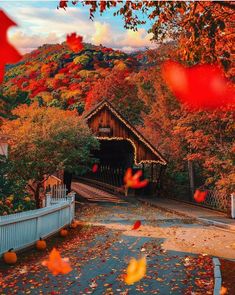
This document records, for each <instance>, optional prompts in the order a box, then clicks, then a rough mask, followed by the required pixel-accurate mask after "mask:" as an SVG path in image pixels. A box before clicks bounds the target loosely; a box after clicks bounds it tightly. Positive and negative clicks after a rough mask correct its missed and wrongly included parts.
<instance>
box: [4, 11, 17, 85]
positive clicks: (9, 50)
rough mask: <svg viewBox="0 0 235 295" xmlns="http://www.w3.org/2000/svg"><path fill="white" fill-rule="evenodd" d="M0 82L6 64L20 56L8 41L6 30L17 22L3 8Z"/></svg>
mask: <svg viewBox="0 0 235 295" xmlns="http://www.w3.org/2000/svg"><path fill="white" fill-rule="evenodd" d="M0 23H1V26H0V44H1V46H0V83H1V82H2V80H3V77H4V70H5V65H6V64H11V63H16V62H18V61H20V59H21V58H22V56H21V54H20V53H19V52H18V51H17V50H16V49H15V47H14V46H12V45H11V44H10V43H9V42H8V38H7V30H8V29H9V28H10V27H12V26H17V24H16V23H15V22H14V21H13V20H11V19H10V18H9V17H8V16H7V15H6V14H5V12H4V11H3V10H0Z"/></svg>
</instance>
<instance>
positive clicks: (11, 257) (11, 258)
mask: <svg viewBox="0 0 235 295" xmlns="http://www.w3.org/2000/svg"><path fill="white" fill-rule="evenodd" d="M12 250H13V248H12V249H10V250H8V252H6V253H4V254H3V260H4V262H5V263H7V264H15V263H16V261H17V255H16V253H15V252H13V251H12Z"/></svg>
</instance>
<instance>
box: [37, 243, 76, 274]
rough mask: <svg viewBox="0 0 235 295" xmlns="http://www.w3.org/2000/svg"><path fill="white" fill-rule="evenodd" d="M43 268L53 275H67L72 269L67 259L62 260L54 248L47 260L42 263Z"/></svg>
mask: <svg viewBox="0 0 235 295" xmlns="http://www.w3.org/2000/svg"><path fill="white" fill-rule="evenodd" d="M42 265H43V266H46V267H47V268H48V269H49V271H50V272H52V274H53V275H55V276H56V275H58V274H67V273H69V272H70V271H71V270H72V268H71V266H70V264H69V263H68V259H66V258H62V257H61V256H60V253H59V251H57V250H56V249H55V248H53V249H52V251H51V253H50V254H49V259H48V260H44V261H43V262H42Z"/></svg>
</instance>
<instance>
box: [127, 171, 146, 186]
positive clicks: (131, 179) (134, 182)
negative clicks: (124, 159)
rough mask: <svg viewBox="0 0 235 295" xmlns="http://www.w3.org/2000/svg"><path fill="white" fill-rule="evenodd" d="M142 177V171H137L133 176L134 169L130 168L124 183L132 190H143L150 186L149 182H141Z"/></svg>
mask: <svg viewBox="0 0 235 295" xmlns="http://www.w3.org/2000/svg"><path fill="white" fill-rule="evenodd" d="M141 176H142V171H141V170H139V171H137V172H136V173H135V174H134V175H132V169H131V168H128V169H127V170H126V173H125V176H124V183H125V186H126V187H131V188H142V187H145V186H146V185H147V184H148V180H147V179H145V180H142V181H140V177H141Z"/></svg>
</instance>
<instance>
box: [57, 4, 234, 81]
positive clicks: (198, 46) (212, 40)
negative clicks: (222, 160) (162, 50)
mask: <svg viewBox="0 0 235 295" xmlns="http://www.w3.org/2000/svg"><path fill="white" fill-rule="evenodd" d="M70 2H71V3H73V4H74V5H78V3H79V1H60V3H61V5H60V7H61V8H62V7H63V8H66V7H67V6H68V3H70ZM83 3H84V4H85V5H88V6H90V18H91V19H94V17H95V13H96V12H100V13H101V14H102V13H103V12H104V11H106V10H107V9H110V8H113V7H115V11H114V15H120V16H122V17H123V19H124V27H125V28H127V29H132V30H137V29H138V27H139V26H141V25H143V24H145V23H146V20H145V19H144V17H146V15H147V17H148V19H149V20H150V21H151V23H152V24H153V25H152V27H150V28H149V32H151V33H153V40H155V41H157V42H163V41H165V40H178V42H179V47H178V53H179V55H180V57H181V58H182V59H184V60H187V61H189V62H193V63H198V62H207V63H208V62H209V63H212V62H218V63H220V64H222V65H223V67H224V69H225V70H231V72H230V73H229V75H230V76H231V75H232V67H231V62H232V48H233V27H234V19H233V18H232V16H233V14H234V9H235V6H234V3H233V2H232V1H192V2H190V1H84V2H83ZM141 13H142V14H141ZM141 15H143V17H142V16H141Z"/></svg>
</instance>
